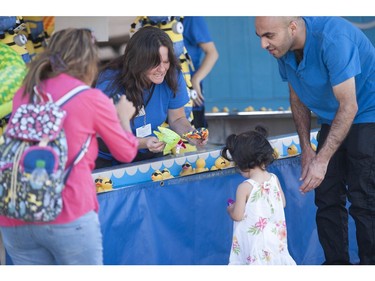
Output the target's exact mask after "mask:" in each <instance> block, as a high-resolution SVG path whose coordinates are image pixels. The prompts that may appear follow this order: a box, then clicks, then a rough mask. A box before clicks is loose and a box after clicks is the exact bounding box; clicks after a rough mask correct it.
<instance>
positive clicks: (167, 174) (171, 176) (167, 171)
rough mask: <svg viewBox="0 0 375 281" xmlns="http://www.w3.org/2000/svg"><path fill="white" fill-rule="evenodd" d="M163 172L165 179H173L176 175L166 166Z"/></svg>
mask: <svg viewBox="0 0 375 281" xmlns="http://www.w3.org/2000/svg"><path fill="white" fill-rule="evenodd" d="M161 174H162V177H163V180H167V179H173V178H174V176H173V175H172V174H171V171H169V170H168V169H167V168H164V169H163V170H162V171H161Z"/></svg>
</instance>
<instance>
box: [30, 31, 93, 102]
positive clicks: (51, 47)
mask: <svg viewBox="0 0 375 281" xmlns="http://www.w3.org/2000/svg"><path fill="white" fill-rule="evenodd" d="M98 61H99V60H98V53H97V46H96V45H95V39H94V37H93V36H92V33H91V31H90V30H88V29H76V28H67V29H63V30H60V31H57V32H55V33H54V34H53V35H52V37H51V39H50V41H49V43H48V46H47V48H46V49H45V51H43V52H42V53H41V54H39V55H38V57H36V58H35V59H34V60H33V61H32V62H31V63H30V65H29V70H28V74H27V75H26V77H25V79H24V82H23V85H24V87H25V88H24V92H23V95H24V96H26V95H29V96H30V101H31V100H32V99H33V96H34V94H35V93H34V91H33V87H34V86H37V87H38V90H40V91H42V92H43V83H42V82H43V80H45V79H48V78H52V77H55V76H57V75H59V74H61V73H66V74H68V75H71V76H73V77H75V78H77V79H79V80H81V81H83V82H85V83H86V84H91V83H92V82H93V80H94V79H95V77H96V75H97V73H98Z"/></svg>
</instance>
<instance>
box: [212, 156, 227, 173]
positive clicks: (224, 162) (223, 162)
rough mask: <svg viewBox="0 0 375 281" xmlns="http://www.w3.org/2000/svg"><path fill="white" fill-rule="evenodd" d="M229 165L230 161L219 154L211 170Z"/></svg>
mask: <svg viewBox="0 0 375 281" xmlns="http://www.w3.org/2000/svg"><path fill="white" fill-rule="evenodd" d="M229 166H230V162H229V161H228V160H227V159H225V158H224V157H222V156H219V157H218V158H216V160H215V164H214V165H213V166H212V167H211V171H216V170H222V169H225V168H228V167H229Z"/></svg>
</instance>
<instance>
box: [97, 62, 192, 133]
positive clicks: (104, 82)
mask: <svg viewBox="0 0 375 281" xmlns="http://www.w3.org/2000/svg"><path fill="white" fill-rule="evenodd" d="M115 74H116V71H115V70H111V69H107V70H105V71H103V72H102V73H100V75H99V78H98V81H97V82H96V86H95V87H96V88H98V89H100V90H102V92H103V93H105V94H106V95H107V96H109V97H112V96H113V95H115V94H121V93H122V92H125V89H123V90H122V91H120V93H114V92H113V90H112V87H111V83H112V81H113V78H114V75H115ZM144 95H145V97H144V100H145V101H147V100H148V95H149V93H148V91H145V93H144ZM188 101H189V96H188V93H187V88H186V83H185V80H184V78H183V76H182V73H181V72H179V74H178V91H177V93H176V96H175V97H173V92H172V90H171V89H170V87H169V86H168V84H167V82H166V81H165V80H164V81H163V83H161V84H157V85H155V88H154V91H153V93H152V96H151V99H150V100H149V102H148V103H147V106H146V108H145V112H146V114H145V115H143V116H137V117H135V118H134V124H133V123H131V128H132V131H133V134H134V135H135V134H136V129H137V128H139V127H142V126H144V125H145V124H151V132H152V135H155V134H154V133H153V132H154V130H155V131H157V130H158V126H160V125H161V124H163V122H165V121H167V117H168V110H169V109H178V108H181V107H184V105H185V104H186V103H187V102H188Z"/></svg>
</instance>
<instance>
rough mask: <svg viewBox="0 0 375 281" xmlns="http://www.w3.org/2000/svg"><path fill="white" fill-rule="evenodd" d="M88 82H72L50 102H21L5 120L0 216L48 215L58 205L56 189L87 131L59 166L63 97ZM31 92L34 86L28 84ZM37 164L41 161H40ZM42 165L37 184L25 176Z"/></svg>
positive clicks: (63, 148) (31, 218) (63, 146)
mask: <svg viewBox="0 0 375 281" xmlns="http://www.w3.org/2000/svg"><path fill="white" fill-rule="evenodd" d="M88 88H89V87H88V86H86V85H84V86H78V87H76V88H74V89H73V90H71V91H70V92H68V93H67V94H65V95H64V96H63V97H61V98H60V99H59V100H57V101H56V102H54V101H52V99H51V97H50V96H49V95H48V94H47V95H48V96H49V101H47V102H36V101H34V103H29V104H24V105H21V106H20V107H19V108H18V109H17V110H16V112H15V113H14V115H13V116H12V118H11V119H10V120H9V122H8V125H7V128H6V131H5V133H4V135H3V137H4V143H3V144H1V145H0V215H3V216H7V217H10V218H15V219H20V220H23V221H28V222H36V221H38V222H48V221H52V220H54V219H55V218H56V217H57V216H58V215H59V214H60V212H61V210H62V204H63V201H62V197H61V192H62V190H63V188H64V186H65V182H66V180H67V177H68V175H69V172H70V170H71V169H72V168H73V166H74V165H75V164H77V163H78V161H80V160H81V158H82V157H83V155H84V154H85V153H86V151H87V149H88V146H89V145H90V142H91V136H89V137H88V138H87V140H86V142H85V143H84V144H83V146H82V149H81V151H80V152H79V153H78V155H77V156H76V158H75V161H74V162H73V164H72V165H71V166H70V167H68V168H67V169H66V168H65V166H66V162H67V158H68V157H67V155H68V146H67V141H66V137H65V133H64V130H63V123H64V120H65V117H66V112H65V111H64V110H63V109H62V108H61V107H62V106H63V105H64V104H65V103H66V102H68V101H69V100H70V99H71V98H73V97H74V96H76V95H77V94H79V93H81V92H83V91H84V90H86V89H88ZM34 91H35V93H36V94H37V96H38V95H39V97H40V94H39V93H38V91H37V89H36V88H34ZM41 163H42V165H40V164H41ZM37 167H39V168H42V169H43V171H44V173H45V172H46V174H47V175H46V177H45V178H44V179H43V181H41V182H39V184H38V185H36V184H34V183H33V182H32V181H31V179H32V175H33V171H34V170H35V169H36V168H37Z"/></svg>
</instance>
